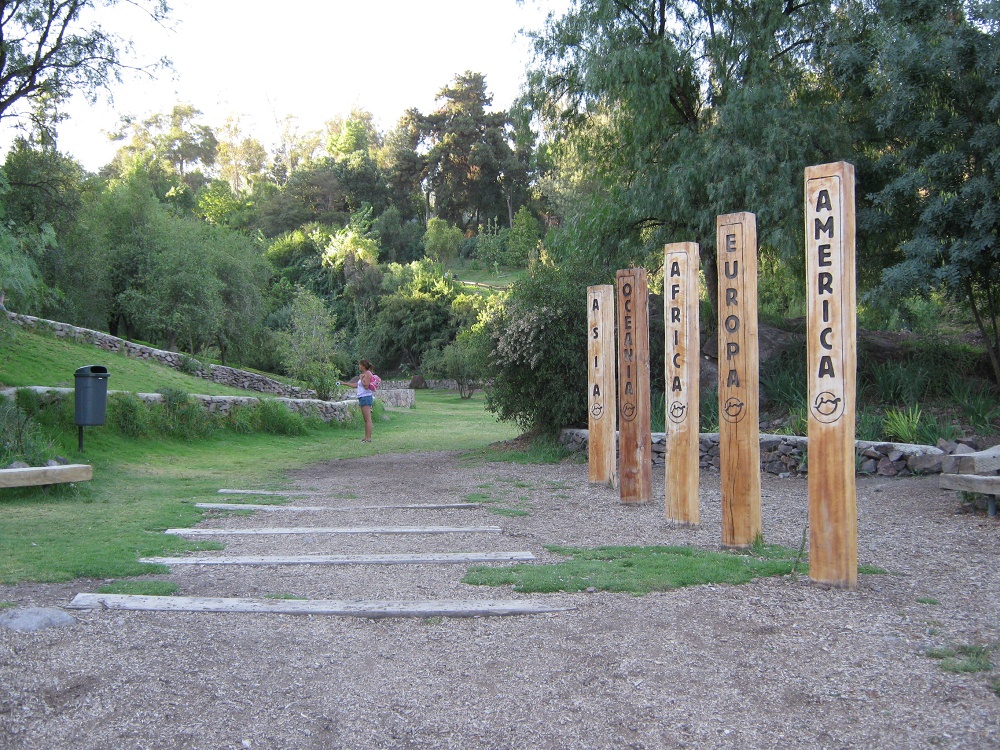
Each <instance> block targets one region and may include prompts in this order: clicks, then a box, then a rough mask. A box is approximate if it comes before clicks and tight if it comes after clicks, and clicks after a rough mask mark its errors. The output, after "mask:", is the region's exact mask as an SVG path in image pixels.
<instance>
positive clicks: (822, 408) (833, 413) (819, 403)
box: [813, 391, 843, 422]
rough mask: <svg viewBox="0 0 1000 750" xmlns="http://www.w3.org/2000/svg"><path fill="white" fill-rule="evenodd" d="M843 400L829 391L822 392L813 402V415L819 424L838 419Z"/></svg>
mask: <svg viewBox="0 0 1000 750" xmlns="http://www.w3.org/2000/svg"><path fill="white" fill-rule="evenodd" d="M842 404H843V399H842V398H841V397H840V396H837V395H835V394H833V393H831V392H830V391H822V392H821V393H819V394H818V395H817V396H816V398H815V399H814V400H813V414H814V415H815V416H816V419H818V420H819V421H820V422H836V421H837V420H838V419H840V414H841V412H842V409H841V408H840V407H841V405H842Z"/></svg>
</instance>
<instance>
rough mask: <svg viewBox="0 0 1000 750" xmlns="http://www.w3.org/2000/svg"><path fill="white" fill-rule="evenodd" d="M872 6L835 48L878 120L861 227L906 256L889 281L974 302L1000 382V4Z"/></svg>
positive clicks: (844, 75)
mask: <svg viewBox="0 0 1000 750" xmlns="http://www.w3.org/2000/svg"><path fill="white" fill-rule="evenodd" d="M855 7H856V10H857V12H858V13H864V10H865V7H866V6H855ZM862 18H863V19H864V21H865V24H864V25H862V24H860V23H857V19H855V21H856V22H855V24H854V25H853V26H852V27H851V28H848V29H844V30H842V34H843V35H842V36H840V37H838V38H837V39H836V42H837V43H836V45H832V48H833V49H832V51H833V52H835V53H836V57H835V63H836V68H835V72H836V73H837V74H838V75H839V82H840V83H841V84H842V85H843V86H844V88H845V90H847V91H849V92H850V93H851V94H853V95H854V96H855V97H857V99H858V100H863V102H864V105H865V107H868V108H870V117H871V122H872V123H873V124H874V127H871V126H870V127H869V129H868V131H867V132H866V133H865V135H867V136H868V139H867V143H866V144H864V145H865V149H866V153H868V154H874V158H873V159H872V161H873V163H872V165H871V171H872V173H873V176H874V178H875V185H874V186H872V187H873V188H876V189H871V188H870V189H871V194H870V202H871V203H870V205H871V208H870V209H869V210H868V211H866V212H865V214H864V215H863V221H862V230H863V231H865V234H866V236H867V237H868V238H869V242H871V243H872V244H875V245H881V246H882V247H881V250H882V252H883V254H884V255H885V256H891V255H894V256H895V258H894V259H895V261H896V262H895V263H894V264H893V265H892V266H891V267H889V268H887V269H886V271H885V273H884V276H883V281H884V286H883V289H882V290H880V291H882V292H884V291H886V290H888V291H891V292H893V293H895V294H896V295H897V296H899V297H908V296H911V295H913V294H914V293H915V292H917V293H923V294H929V293H931V292H932V291H934V290H942V291H945V292H947V293H948V294H949V295H951V296H952V297H953V298H954V299H956V300H958V301H960V302H961V303H963V304H964V305H966V306H967V307H968V309H970V310H971V312H972V314H973V316H974V318H975V320H976V324H977V326H978V328H979V330H980V333H981V334H982V336H983V340H984V342H985V343H986V348H987V352H988V355H989V360H990V363H991V366H992V369H993V375H994V378H995V379H996V382H997V383H1000V241H998V235H1000V171H998V169H997V165H998V164H1000V98H998V94H997V92H998V91H1000V33H998V32H1000V6H998V5H997V4H996V3H982V4H977V3H964V2H959V1H958V0H955V1H953V2H944V3H942V2H930V0H906V1H905V2H904V1H901V0H884V1H883V2H879V3H877V4H876V5H875V6H874V7H873V8H871V10H870V11H869V12H868V13H867V14H864V15H863V16H862ZM872 136H874V137H872ZM869 185H871V183H869Z"/></svg>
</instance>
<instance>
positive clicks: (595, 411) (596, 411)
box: [590, 402, 604, 419]
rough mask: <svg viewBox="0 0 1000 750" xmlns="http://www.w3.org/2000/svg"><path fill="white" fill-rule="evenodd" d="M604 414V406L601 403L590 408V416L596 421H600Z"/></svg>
mask: <svg viewBox="0 0 1000 750" xmlns="http://www.w3.org/2000/svg"><path fill="white" fill-rule="evenodd" d="M603 413H604V404H602V403H600V402H598V403H596V404H594V405H593V406H591V407H590V416H592V417H593V418H594V419H600V418H601V415H602V414H603Z"/></svg>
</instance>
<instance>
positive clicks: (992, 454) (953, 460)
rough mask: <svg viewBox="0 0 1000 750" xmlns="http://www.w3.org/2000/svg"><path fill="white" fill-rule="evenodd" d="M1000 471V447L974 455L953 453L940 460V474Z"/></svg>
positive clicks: (977, 452) (996, 446)
mask: <svg viewBox="0 0 1000 750" xmlns="http://www.w3.org/2000/svg"><path fill="white" fill-rule="evenodd" d="M998 470H1000V445H995V446H993V447H992V448H987V449H986V450H984V451H976V452H975V453H955V454H952V455H950V456H945V457H944V458H943V459H942V460H941V473H942V474H991V473H993V472H995V471H998Z"/></svg>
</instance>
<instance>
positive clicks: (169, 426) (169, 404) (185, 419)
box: [156, 388, 215, 438]
mask: <svg viewBox="0 0 1000 750" xmlns="http://www.w3.org/2000/svg"><path fill="white" fill-rule="evenodd" d="M160 395H161V396H163V408H162V411H160V412H159V414H157V415H156V416H157V417H159V419H158V420H156V421H157V422H158V424H156V429H157V430H158V431H159V432H162V433H163V434H165V435H175V436H178V437H185V438H193V437H206V436H208V435H210V434H211V433H212V431H213V430H214V429H215V424H214V421H213V419H212V417H211V415H209V414H208V413H207V412H206V411H205V409H204V408H202V405H201V404H200V403H198V401H197V400H196V399H194V398H191V396H189V395H188V394H187V393H185V392H184V391H181V390H178V389H176V388H165V389H163V390H162V391H160Z"/></svg>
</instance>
